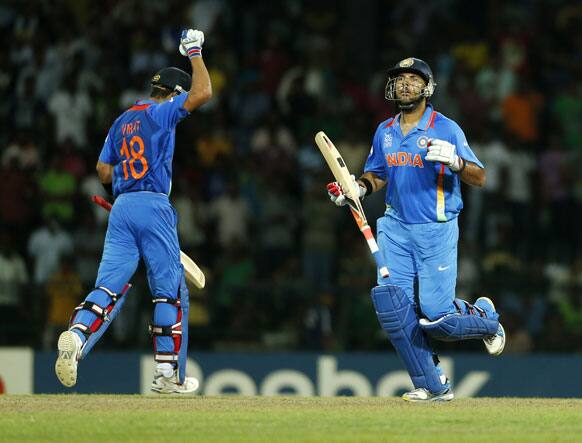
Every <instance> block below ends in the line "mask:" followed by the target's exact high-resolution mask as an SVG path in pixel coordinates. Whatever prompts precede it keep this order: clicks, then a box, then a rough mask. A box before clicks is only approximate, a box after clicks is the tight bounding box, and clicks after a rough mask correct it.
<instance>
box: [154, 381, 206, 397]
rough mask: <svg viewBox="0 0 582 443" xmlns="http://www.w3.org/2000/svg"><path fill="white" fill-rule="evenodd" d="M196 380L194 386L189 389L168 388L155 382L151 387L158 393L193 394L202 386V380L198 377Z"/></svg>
mask: <svg viewBox="0 0 582 443" xmlns="http://www.w3.org/2000/svg"><path fill="white" fill-rule="evenodd" d="M194 380H195V385H194V387H193V388H191V389H189V390H187V391H186V390H179V389H176V388H174V389H172V390H171V391H170V390H166V389H165V388H164V387H163V386H156V385H154V384H152V385H151V387H150V389H151V391H152V392H155V393H157V394H178V395H186V394H193V393H194V392H196V391H197V390H198V388H199V386H200V382H199V381H198V380H196V379H194Z"/></svg>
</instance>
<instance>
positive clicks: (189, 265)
mask: <svg viewBox="0 0 582 443" xmlns="http://www.w3.org/2000/svg"><path fill="white" fill-rule="evenodd" d="M91 200H93V202H94V203H95V204H97V205H99V206H101V207H102V208H103V209H105V210H106V211H111V208H112V205H111V203H109V202H108V201H107V200H105V199H104V198H103V197H100V196H98V195H94V196H93V197H91ZM180 263H182V266H184V277H185V278H186V282H187V283H190V284H191V285H194V286H196V287H197V288H198V289H202V288H204V286H205V285H206V277H205V276H204V273H203V272H202V270H201V269H200V268H199V267H198V265H197V264H196V263H195V262H194V260H192V259H191V258H190V257H188V256H187V255H186V254H185V253H184V252H182V251H180Z"/></svg>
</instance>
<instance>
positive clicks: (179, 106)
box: [150, 93, 190, 130]
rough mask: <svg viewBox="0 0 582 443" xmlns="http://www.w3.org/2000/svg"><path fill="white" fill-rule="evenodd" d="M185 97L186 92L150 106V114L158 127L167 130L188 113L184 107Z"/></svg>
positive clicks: (172, 127)
mask: <svg viewBox="0 0 582 443" xmlns="http://www.w3.org/2000/svg"><path fill="white" fill-rule="evenodd" d="M187 98H188V94H186V93H183V94H180V95H178V96H176V97H172V98H171V99H170V100H166V101H165V102H163V103H160V104H159V105H154V106H152V107H150V110H151V111H150V115H151V116H152V118H153V119H154V121H155V122H156V123H157V124H158V125H160V127H162V128H164V129H167V130H170V129H174V128H175V127H176V125H177V124H178V123H180V121H181V120H183V119H184V118H186V117H187V116H188V114H190V113H189V112H188V111H187V110H186V109H184V103H185V102H186V99H187Z"/></svg>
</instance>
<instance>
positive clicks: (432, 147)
mask: <svg viewBox="0 0 582 443" xmlns="http://www.w3.org/2000/svg"><path fill="white" fill-rule="evenodd" d="M467 152H469V151H467ZM461 154H462V153H461ZM425 160H427V161H432V162H440V163H443V164H444V165H446V166H448V167H449V169H450V170H451V171H453V172H455V173H457V174H459V176H460V178H461V180H462V181H463V182H464V183H467V184H469V185H472V186H479V187H481V186H484V185H485V168H484V167H481V166H480V165H478V164H476V163H475V162H472V161H470V160H467V159H465V158H463V157H461V156H460V155H457V147H456V145H454V144H452V143H449V142H447V141H445V140H439V139H433V140H430V142H429V145H428V147H427V154H426V157H425Z"/></svg>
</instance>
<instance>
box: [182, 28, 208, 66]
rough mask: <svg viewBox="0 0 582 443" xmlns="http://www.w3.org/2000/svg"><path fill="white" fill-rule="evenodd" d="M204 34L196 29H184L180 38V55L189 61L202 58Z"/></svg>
mask: <svg viewBox="0 0 582 443" xmlns="http://www.w3.org/2000/svg"><path fill="white" fill-rule="evenodd" d="M203 44H204V32H202V31H198V30H194V29H184V30H183V31H182V36H181V37H180V54H182V55H183V56H184V57H188V58H189V59H193V58H194V57H202V45H203Z"/></svg>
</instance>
